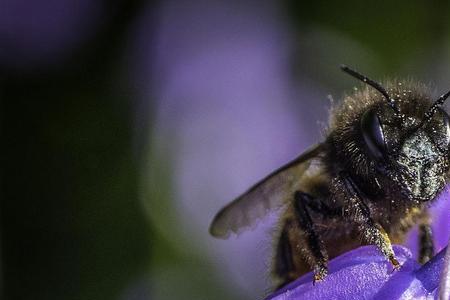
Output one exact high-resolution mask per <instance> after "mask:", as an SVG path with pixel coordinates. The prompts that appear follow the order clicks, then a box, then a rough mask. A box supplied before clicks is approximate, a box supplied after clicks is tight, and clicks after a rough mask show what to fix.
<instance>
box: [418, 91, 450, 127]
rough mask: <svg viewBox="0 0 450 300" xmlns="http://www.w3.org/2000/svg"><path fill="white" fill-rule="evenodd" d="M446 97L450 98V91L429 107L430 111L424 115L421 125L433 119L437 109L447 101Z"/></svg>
mask: <svg viewBox="0 0 450 300" xmlns="http://www.w3.org/2000/svg"><path fill="white" fill-rule="evenodd" d="M448 96H450V91H448V92H447V93H445V94H443V95H442V96H440V97H439V98H438V99H437V100H436V101H435V102H434V103H433V105H431V107H430V109H428V111H427V112H426V113H425V117H424V119H423V122H422V123H423V124H425V123H427V122H429V121H430V120H431V118H433V116H434V114H435V113H436V111H437V109H438V108H439V107H440V106H442V104H444V102H445V100H447V98H448Z"/></svg>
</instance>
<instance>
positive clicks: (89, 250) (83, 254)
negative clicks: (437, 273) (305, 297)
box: [0, 0, 450, 300]
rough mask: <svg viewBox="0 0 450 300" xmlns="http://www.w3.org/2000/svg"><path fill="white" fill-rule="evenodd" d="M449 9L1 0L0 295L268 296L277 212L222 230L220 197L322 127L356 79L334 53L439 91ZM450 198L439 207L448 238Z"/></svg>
mask: <svg viewBox="0 0 450 300" xmlns="http://www.w3.org/2000/svg"><path fill="white" fill-rule="evenodd" d="M449 12H450V5H449V3H448V2H447V1H437V0H436V1H396V2H392V1H376V2H374V1H370V2H363V1H356V0H350V1H345V2H342V1H339V2H338V1H336V2H330V1H324V0H317V1H309V2H308V3H304V2H300V1H291V0H288V1H274V0H263V1H248V0H247V1H237V0H231V1H214V0H213V1H206V0H205V1H202V0H192V1H174V0H166V1H160V2H149V1H143V0H127V1H125V0H109V1H106V0H103V1H101V0H97V1H92V0H41V1H31V0H0V99H1V103H2V107H1V112H2V114H1V121H2V123H1V124H2V125H1V130H2V133H3V135H2V136H3V141H4V142H3V143H2V144H3V145H4V146H3V147H2V163H3V167H2V171H3V173H2V188H1V190H2V192H3V193H2V198H1V205H0V254H1V260H0V299H36V300H40V299H69V300H70V299H126V300H128V299H130V300H138V299H158V300H166V299H258V298H261V297H263V296H264V295H266V294H267V292H268V291H269V290H270V287H271V285H270V276H269V273H268V269H269V266H270V261H271V254H270V253H271V248H272V238H271V235H272V233H273V232H274V230H275V229H276V218H277V216H276V213H274V214H273V215H271V216H269V217H268V218H267V219H266V220H264V221H263V222H261V224H260V226H258V227H257V228H256V229H255V230H253V231H249V232H245V233H243V234H241V235H240V236H239V237H232V238H230V239H229V240H226V241H222V240H215V239H213V238H211V237H210V236H209V235H208V226H209V223H210V221H211V219H212V218H213V216H214V214H215V213H216V212H217V211H218V210H219V209H220V208H221V207H222V206H223V205H225V204H226V203H227V202H229V201H230V200H231V199H233V198H234V197H236V196H237V195H239V194H240V193H241V192H243V191H245V190H246V188H247V187H249V186H250V185H251V184H252V183H254V182H255V181H256V180H258V179H260V178H261V177H263V176H264V175H266V174H267V173H268V172H270V171H271V170H273V169H274V168H276V167H278V166H280V165H281V164H283V163H285V162H287V161H288V160H290V159H292V158H293V157H295V156H296V155H297V154H299V153H300V152H302V151H303V150H305V149H306V148H307V147H308V146H310V145H312V144H314V143H317V142H318V141H320V140H321V138H322V137H323V128H324V127H325V125H324V124H326V122H327V118H328V109H329V107H330V99H331V98H333V99H334V101H339V100H340V99H341V97H342V95H343V93H344V92H345V91H350V90H351V89H352V87H353V86H355V85H356V84H357V83H356V82H355V80H354V79H353V78H350V77H349V76H347V75H345V74H343V73H341V72H340V71H339V69H338V66H339V64H341V63H345V64H348V65H350V66H353V67H355V68H357V69H358V70H361V71H362V72H364V73H366V74H367V75H369V76H371V77H373V78H374V79H378V80H382V79H385V78H390V77H391V78H392V77H413V78H416V79H418V80H421V81H424V82H425V83H432V86H433V87H434V88H435V90H436V94H435V95H438V94H439V93H442V92H444V91H447V90H448V89H449V88H450V69H449V66H450V26H449V25H450V20H449V19H448V18H447V15H448V13H449ZM449 208H450V207H449V205H448V204H446V203H439V204H437V205H436V206H435V207H434V208H433V210H434V217H435V222H434V226H435V228H439V230H440V231H439V235H438V236H437V238H436V242H437V246H438V248H441V247H443V246H444V245H445V244H446V243H447V240H448V228H449V227H450V224H449V223H450V218H449ZM413 242H414V236H412V237H411V239H410V241H409V242H408V243H409V245H411V247H412V248H414V243H413Z"/></svg>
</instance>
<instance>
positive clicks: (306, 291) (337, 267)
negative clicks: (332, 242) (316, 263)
mask: <svg viewBox="0 0 450 300" xmlns="http://www.w3.org/2000/svg"><path fill="white" fill-rule="evenodd" d="M394 251H395V253H396V255H397V258H398V260H399V262H400V263H401V264H402V268H401V269H400V270H399V271H393V270H392V266H391V265H390V263H389V262H388V261H387V260H386V259H385V258H384V257H383V256H382V255H381V254H380V253H379V251H378V250H377V249H376V248H375V247H374V246H364V247H360V248H357V249H355V250H352V251H349V252H347V253H345V254H343V255H341V256H339V257H337V258H335V259H333V260H332V261H330V264H329V268H330V273H329V275H328V277H326V279H325V280H324V281H323V282H319V283H317V284H316V285H315V286H314V285H313V284H312V282H311V281H312V276H313V275H312V273H308V274H306V275H304V276H302V277H301V278H299V279H297V280H296V281H294V282H292V283H291V284H289V285H288V286H286V287H284V288H283V289H281V290H279V291H277V292H275V293H274V294H272V295H271V296H269V297H268V298H267V300H281V299H283V300H294V299H309V300H315V299H392V300H393V299H427V297H432V298H433V299H437V295H438V285H439V278H440V272H441V269H442V265H443V263H444V252H445V251H444V250H442V251H441V252H440V253H439V254H438V255H436V256H435V257H434V258H433V259H432V260H431V261H429V262H428V263H427V264H425V265H423V266H420V265H419V264H418V263H417V262H416V260H415V259H413V258H412V255H411V252H410V251H409V250H408V249H407V248H404V247H402V246H397V245H396V246H394Z"/></svg>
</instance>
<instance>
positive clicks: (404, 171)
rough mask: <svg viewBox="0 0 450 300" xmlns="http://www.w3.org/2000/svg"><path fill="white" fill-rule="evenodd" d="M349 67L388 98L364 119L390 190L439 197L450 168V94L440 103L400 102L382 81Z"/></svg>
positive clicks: (419, 98)
mask: <svg viewBox="0 0 450 300" xmlns="http://www.w3.org/2000/svg"><path fill="white" fill-rule="evenodd" d="M343 70H344V71H346V72H347V73H349V74H351V75H352V76H354V77H356V78H358V79H360V80H362V81H364V82H365V83H367V84H369V85H371V86H372V87H374V88H375V89H376V90H378V91H379V92H380V93H381V94H382V95H383V96H384V98H385V99H386V100H387V101H383V102H378V103H376V104H375V105H373V106H371V107H369V108H368V110H366V111H365V112H364V113H363V114H362V116H361V119H360V132H361V134H362V137H363V140H364V144H365V149H366V152H367V154H368V156H369V157H370V158H371V160H372V161H373V164H374V166H375V168H376V170H377V173H378V174H380V175H382V176H381V177H382V181H383V183H385V184H384V186H385V187H386V189H388V190H389V191H387V192H393V193H395V194H399V195H400V196H403V197H404V198H407V199H411V200H414V201H419V202H423V201H428V200H431V199H433V198H434V197H435V196H436V194H437V193H438V192H439V191H440V190H441V189H442V188H443V186H444V184H445V182H446V178H447V172H448V169H449V144H450V119H449V116H448V114H447V113H446V112H445V111H444V110H443V109H442V108H441V106H442V104H443V103H444V101H445V100H446V99H447V98H448V97H449V96H450V92H448V93H446V94H444V95H442V96H441V97H439V99H438V100H437V101H435V102H434V103H433V102H430V100H429V99H427V98H426V97H425V96H423V95H410V96H408V97H406V96H405V97H404V98H403V99H401V98H399V99H397V100H394V99H393V98H391V97H390V96H389V95H388V93H387V92H386V90H385V89H384V88H383V87H382V86H381V85H379V84H378V83H376V82H374V81H372V80H370V79H368V78H367V77H365V76H363V75H361V74H359V73H357V72H355V71H353V70H351V69H349V68H347V67H343ZM405 95H406V94H405Z"/></svg>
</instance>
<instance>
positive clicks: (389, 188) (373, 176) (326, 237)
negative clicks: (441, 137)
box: [273, 82, 448, 286]
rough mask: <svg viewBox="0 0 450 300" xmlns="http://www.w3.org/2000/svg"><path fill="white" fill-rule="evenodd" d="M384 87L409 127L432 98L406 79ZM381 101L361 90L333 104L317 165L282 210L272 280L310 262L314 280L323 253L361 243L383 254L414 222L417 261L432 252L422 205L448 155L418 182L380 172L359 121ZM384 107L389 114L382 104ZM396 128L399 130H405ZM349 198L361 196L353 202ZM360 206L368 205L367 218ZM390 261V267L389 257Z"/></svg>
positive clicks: (292, 275) (440, 181) (440, 183)
mask: <svg viewBox="0 0 450 300" xmlns="http://www.w3.org/2000/svg"><path fill="white" fill-rule="evenodd" d="M388 91H389V94H391V95H397V98H396V103H398V104H397V105H398V107H399V109H400V111H401V112H402V113H404V114H407V115H408V116H409V117H410V118H411V120H410V121H409V123H410V124H409V127H413V126H415V124H418V122H420V120H422V118H423V116H424V114H425V113H426V111H427V109H428V108H429V107H430V105H431V104H432V102H431V100H430V98H428V96H427V95H426V94H425V91H426V89H425V88H424V87H422V86H420V85H418V84H415V83H412V82H409V83H401V82H394V83H391V84H389V85H388ZM385 106H386V103H385V101H384V100H383V98H382V97H381V96H380V95H377V94H376V93H375V92H374V91H372V90H370V89H368V88H366V89H364V90H363V91H361V92H356V93H355V94H353V95H351V96H347V97H345V98H344V101H343V102H342V104H340V105H339V106H338V107H335V108H334V109H333V110H334V111H333V112H332V114H331V116H332V118H331V120H330V128H329V132H328V134H327V139H326V140H325V142H324V143H323V144H322V146H321V147H322V149H321V151H320V154H319V155H318V156H316V158H315V159H316V160H317V161H316V164H314V165H313V166H312V167H310V168H311V169H313V170H312V172H310V173H306V174H304V177H303V178H301V182H302V183H301V185H300V186H299V187H298V190H297V192H298V193H300V194H297V196H295V194H294V195H293V201H292V202H290V204H289V205H288V207H287V208H286V209H285V211H284V217H283V218H282V221H281V228H282V230H281V231H280V234H279V240H278V244H277V246H276V254H275V261H274V265H273V274H274V275H275V277H276V279H277V282H278V285H279V286H283V285H285V284H286V283H288V282H290V281H292V280H294V279H296V278H298V277H299V276H301V275H302V274H304V273H306V272H309V271H310V269H311V267H313V268H314V267H315V268H316V270H315V271H316V276H315V279H316V280H321V279H322V278H323V277H324V275H326V269H325V266H326V262H327V261H328V260H329V259H331V258H334V257H336V256H338V255H340V254H342V253H344V252H346V251H348V250H351V249H354V248H356V247H358V246H360V245H365V244H373V243H375V244H376V243H378V247H379V248H381V251H382V252H384V253H385V254H386V253H387V256H389V255H392V248H391V244H392V243H402V242H403V241H404V238H405V235H406V233H407V232H408V231H409V230H410V229H411V227H413V226H414V225H415V224H418V225H419V234H420V238H419V242H420V253H419V260H420V261H421V262H422V263H424V262H426V261H427V260H428V259H429V258H430V257H431V256H432V255H433V242H432V236H431V227H430V218H429V215H428V206H429V205H430V203H431V202H430V201H431V200H433V199H434V198H435V197H436V195H437V194H438V193H439V192H440V191H441V190H442V188H443V187H444V184H445V182H446V181H447V180H448V177H447V172H448V160H447V158H446V157H443V158H437V159H436V161H434V164H435V165H436V166H435V167H436V168H437V169H436V170H434V171H433V170H431V171H425V173H427V172H428V173H432V174H444V175H443V176H441V175H440V176H437V177H436V176H435V177H433V176H431V177H430V178H428V179H424V180H422V181H420V180H419V178H418V177H417V176H413V175H414V172H413V174H412V176H411V178H408V176H402V175H399V174H398V173H397V174H396V175H392V176H386V174H380V173H381V172H378V171H377V170H376V167H375V165H374V162H373V160H372V159H371V158H370V157H369V155H368V153H367V151H366V149H365V147H366V145H365V144H364V140H363V139H362V136H361V135H362V133H361V129H360V124H359V123H360V122H359V120H361V117H362V115H363V114H364V113H365V112H366V111H368V110H370V109H381V110H382V109H383V107H385ZM384 109H386V112H388V113H389V112H390V111H389V108H386V107H385V108H384ZM414 117H415V118H416V119H415V120H414ZM385 126H386V124H385ZM393 128H395V126H393ZM403 129H404V130H405V132H406V131H407V129H408V128H403ZM421 138H422V139H423V138H428V137H423V136H422V137H421ZM397 139H400V135H399V136H398V138H397ZM431 144H432V143H430V145H431ZM430 145H429V146H430ZM425 154H426V153H424V155H425ZM418 158H420V157H416V159H418ZM393 176H397V177H398V178H393ZM343 177H346V178H349V179H350V180H351V182H352V183H351V184H350V185H353V186H354V190H356V194H358V195H352V193H353V192H352V191H349V187H348V186H347V184H346V183H345V180H344V179H343ZM404 180H409V181H410V184H412V185H413V187H412V188H410V189H411V190H412V192H411V193H406V192H404V188H403V187H402V186H401V185H402V182H403V181H404ZM430 186H431V187H432V188H431V189H430ZM350 189H351V188H350ZM414 193H416V195H415V196H414V197H413V196H412V194H414ZM295 198H297V199H295ZM352 198H360V199H357V200H355V201H352V200H351V199H352ZM298 201H301V202H303V203H305V205H304V206H305V210H306V211H307V214H308V215H309V217H310V218H311V222H312V226H311V228H309V229H305V228H308V225H306V226H302V224H300V223H301V222H299V219H301V218H302V217H303V218H305V216H302V215H301V213H300V214H299V212H298V211H299V208H298V207H296V202H298ZM359 202H360V203H361V204H359ZM360 206H365V208H366V209H367V212H366V213H367V215H366V216H364V215H363V214H364V212H363V211H364V208H361V207H360ZM306 218H308V216H306ZM368 219H370V220H371V221H368ZM367 222H369V223H373V224H371V225H368V224H367ZM377 227H378V228H377ZM308 231H310V232H308ZM311 232H314V235H315V236H316V237H317V238H316V239H312V240H316V242H312V241H311ZM299 253H300V255H299ZM390 259H391V262H392V263H393V265H394V267H395V264H396V261H395V257H391V258H390Z"/></svg>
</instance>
